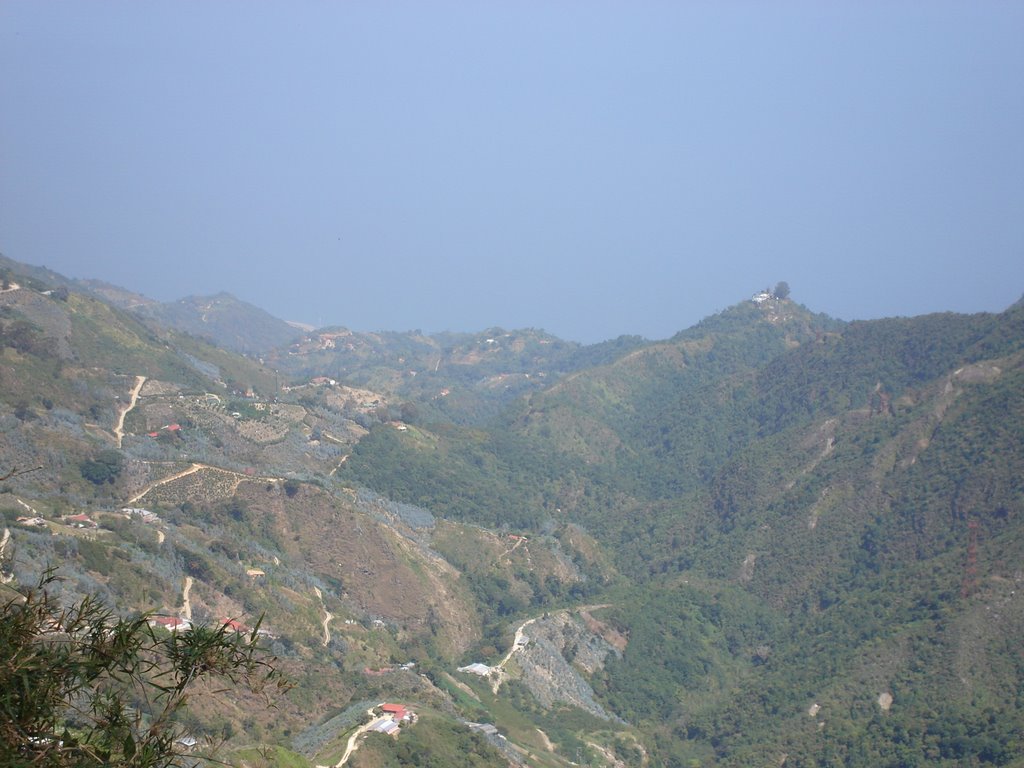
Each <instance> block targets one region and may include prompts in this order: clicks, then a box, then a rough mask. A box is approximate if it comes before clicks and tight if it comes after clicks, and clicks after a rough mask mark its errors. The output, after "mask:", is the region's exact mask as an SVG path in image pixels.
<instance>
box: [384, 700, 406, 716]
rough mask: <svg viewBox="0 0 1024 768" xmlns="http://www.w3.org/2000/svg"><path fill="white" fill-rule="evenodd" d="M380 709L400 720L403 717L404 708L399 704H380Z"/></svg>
mask: <svg viewBox="0 0 1024 768" xmlns="http://www.w3.org/2000/svg"><path fill="white" fill-rule="evenodd" d="M381 711H382V712H385V713H387V714H389V715H393V716H394V717H395V718H396V719H398V720H401V719H402V718H403V717H405V712H406V709H405V707H403V706H402V705H401V704H384V705H382V706H381Z"/></svg>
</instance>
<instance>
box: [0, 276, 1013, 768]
mask: <svg viewBox="0 0 1024 768" xmlns="http://www.w3.org/2000/svg"><path fill="white" fill-rule="evenodd" d="M3 266H4V270H5V272H4V275H3V277H4V281H5V282H4V286H3V290H2V291H0V344H2V350H0V384H2V388H0V476H7V477H6V479H5V480H4V481H3V482H2V483H0V512H2V514H3V517H4V520H3V533H2V536H3V538H2V544H0V575H2V576H3V579H4V581H5V582H7V583H8V586H9V587H12V588H16V589H20V590H22V591H24V590H26V589H27V588H29V587H30V586H31V585H32V584H33V583H34V582H35V581H36V580H37V579H38V578H39V576H40V574H41V572H42V571H43V570H44V569H45V568H46V567H47V566H51V565H52V566H56V567H57V568H58V571H57V573H58V575H59V577H60V581H59V582H57V583H56V584H57V586H55V587H53V589H54V590H55V596H56V597H57V598H59V599H62V600H65V601H66V602H68V603H71V602H74V601H76V600H81V599H82V598H83V597H84V596H86V595H94V596H96V597H97V599H99V600H100V601H102V602H103V604H105V605H107V606H109V607H110V608H111V609H114V610H116V611H118V612H119V613H121V614H122V615H138V614H140V613H144V614H147V615H152V616H153V617H154V619H155V618H159V619H160V620H161V621H160V622H156V624H157V626H156V628H155V630H154V631H156V632H158V633H164V632H168V631H181V630H180V629H179V627H180V626H184V625H182V624H180V623H181V622H188V623H192V622H195V623H197V624H199V623H209V624H212V625H214V626H225V625H227V622H229V621H230V622H234V624H231V625H230V626H234V625H235V624H237V625H238V627H239V628H240V629H245V630H250V629H251V628H252V627H255V626H259V627H260V628H261V630H262V634H260V636H259V641H258V642H259V643H261V644H262V645H261V647H263V648H264V649H265V651H266V653H268V654H272V655H273V656H274V657H276V662H275V663H276V664H278V665H279V667H280V668H281V670H282V671H283V672H284V673H285V674H286V675H287V676H289V678H290V679H291V680H292V682H293V686H292V687H291V688H290V689H289V690H287V691H286V692H284V693H283V694H282V695H281V698H279V699H278V700H277V701H276V702H274V707H275V708H274V709H265V708H264V706H263V705H262V704H260V703H258V702H256V701H255V700H253V699H252V698H251V697H248V696H247V695H246V694H244V693H243V692H242V691H237V692H234V693H231V694H230V695H229V698H228V703H227V704H226V705H222V706H218V707H216V708H215V707H212V706H210V707H205V706H204V705H203V703H202V700H201V699H200V700H197V701H196V705H195V706H194V707H192V708H191V709H190V710H189V711H188V713H187V715H182V716H181V717H180V718H179V720H178V721H177V722H176V725H175V727H176V728H179V729H180V731H181V732H182V733H184V734H189V735H193V736H196V737H199V741H200V742H202V744H204V745H205V744H209V743H213V742H221V741H222V742H224V747H223V748H222V750H221V751H220V752H219V753H218V756H217V759H218V760H224V761H226V762H229V763H232V764H234V765H243V764H245V765H254V764H257V762H258V761H259V760H262V761H263V763H262V764H288V765H296V766H302V765H326V764H330V765H338V764H340V763H342V762H345V763H346V764H348V765H352V766H357V767H358V766H383V765H389V766H391V765H394V766H413V765H417V766H418V765H446V766H457V765H466V766H470V765H472V766H502V765H509V764H512V765H523V766H545V767H550V768H556V767H557V766H568V765H581V764H589V765H600V766H609V767H611V766H615V767H616V768H618V767H619V766H630V767H631V768H632V767H634V766H636V767H637V768H640V767H641V766H642V767H644V768H647V767H649V768H659V767H662V766H664V767H666V768H669V767H671V768H675V767H676V766H687V768H692V767H693V766H763V765H773V766H788V767H789V768H793V767H794V766H817V765H843V766H851V767H852V766H879V765H892V766H909V765H940V766H941V765H945V766H961V765H979V766H980V765H991V766H1012V765H1021V764H1024V763H1022V755H1024V743H1022V741H1021V734H1022V733H1024V687H1022V681H1024V646H1022V644H1021V643H1020V638H1021V637H1024V592H1022V590H1021V587H1024V570H1022V568H1024V566H1022V565H1021V564H1022V563H1024V529H1022V527H1021V524H1020V514H1021V510H1022V506H1024V480H1022V478H1024V451H1022V450H1021V442H1022V436H1024V306H1021V305H1020V304H1019V303H1018V304H1017V305H1015V306H1014V307H1011V308H1010V309H1008V310H1007V311H1005V312H1003V313H1000V314H979V315H970V316H965V315H954V314H941V315H931V316H925V317H915V318H898V319H888V320H878V321H870V322H855V323H843V322H840V321H837V320H835V319H832V318H829V317H825V316H822V315H817V314H814V313H813V312H811V311H809V310H808V309H806V308H805V307H802V306H800V305H799V304H797V303H795V302H794V301H792V300H790V299H788V298H779V297H771V298H767V299H765V298H762V300H760V301H757V302H754V301H744V302H741V303H739V304H737V305H735V306H733V307H731V308H729V309H727V310H725V311H724V312H722V313H719V314H717V315H715V316H713V317H710V318H707V319H706V320H705V321H703V322H701V323H700V324H698V325H697V326H695V327H693V328H690V329H687V330H685V331H682V332H680V333H678V334H677V335H675V336H674V337H672V338H670V339H667V340H663V341H645V340H642V339H638V338H633V337H623V338H621V339H618V340H616V341H614V342H608V343H606V344H603V345H595V346H589V347H588V346H582V345H578V344H573V343H569V342H564V341H561V340H559V339H557V338H555V337H552V336H550V335H549V334H545V333H543V332H540V331H535V330H524V331H503V330H500V329H490V330H488V331H485V332H483V333H479V334H446V335H439V336H424V335H422V334H419V333H416V332H410V333H395V334H388V333H380V334H354V333H352V332H349V331H345V330H344V329H333V330H325V331H323V332H313V333H306V334H302V335H300V336H297V337H296V340H294V341H293V340H292V339H291V337H290V335H287V334H290V331H284V329H283V328H282V327H281V325H279V324H277V322H276V321H275V322H273V323H271V325H272V326H273V327H275V328H276V329H277V330H278V331H282V332H284V334H286V335H282V336H281V337H280V338H278V337H276V336H275V339H276V342H275V343H278V344H279V346H278V347H277V348H276V349H269V347H270V344H271V341H270V339H269V338H268V339H267V340H266V346H265V347H264V346H262V343H261V342H260V341H259V340H258V339H257V340H253V339H251V338H248V337H246V340H245V341H244V343H245V344H249V345H250V346H249V347H247V349H249V350H250V351H255V350H259V353H260V354H261V355H262V358H263V360H264V361H266V363H267V364H264V363H262V362H260V361H259V360H258V359H254V358H253V357H244V356H240V355H238V354H236V353H235V352H233V351H231V350H228V349H224V348H222V347H218V346H215V345H214V344H212V343H211V342H210V341H209V340H208V339H204V338H199V337H198V336H197V335H193V334H192V333H183V332H182V330H181V327H180V323H175V325H176V326H178V327H173V328H172V327H167V326H166V325H163V324H162V321H161V319H160V317H159V316H158V314H157V313H153V312H151V311H150V312H143V313H140V312H138V311H135V312H132V311H129V309H131V308H132V307H135V308H136V309H138V306H141V305H147V306H148V304H147V301H146V300H144V297H135V296H134V295H131V294H129V293H128V292H123V291H121V290H120V289H114V288H113V287H109V286H108V287H101V286H97V285H95V284H91V285H86V284H79V283H76V282H75V281H68V280H65V279H63V278H61V277H60V276H58V275H54V274H52V273H49V272H47V271H45V270H40V269H37V268H30V267H27V266H25V265H18V264H17V263H16V262H11V261H9V260H7V261H5V262H4V265H3ZM101 288H102V290H101ZM224 301H225V302H227V300H226V299H225V300H224ZM139 302H141V305H139ZM227 304H230V305H231V307H234V309H237V306H236V305H234V304H233V303H232V302H227ZM137 305H138V306H137ZM234 309H232V312H233V311H234ZM243 309H244V308H243ZM210 310H211V311H214V310H215V308H214V307H213V306H212V305H211V307H210ZM187 311H188V313H194V312H195V307H191V306H190V307H188V308H187ZM232 316H233V315H232ZM232 322H233V321H232ZM256 327H257V326H249V327H248V330H250V331H251V330H253V329H254V328H256ZM285 328H287V326H285ZM239 339H240V341H239V344H242V341H241V339H242V337H241V336H240V337H239ZM253 344H254V346H253ZM14 606H15V603H14V602H10V603H9V604H8V605H7V606H6V607H5V609H4V610H5V611H12V610H16V608H15V607H14ZM6 615H9V614H6ZM161 622H162V623H161ZM260 622H262V623H260ZM254 637H255V636H254ZM382 702H391V704H389V706H390V707H391V708H392V711H398V712H401V713H408V712H410V711H411V712H413V713H414V714H415V717H412V716H410V717H408V718H405V719H402V718H399V719H401V723H400V724H394V726H393V728H392V726H387V725H385V726H384V727H385V730H384V731H383V732H381V733H376V732H372V731H370V726H371V724H373V723H377V725H380V722H379V721H378V719H379V720H380V721H381V722H382V721H383V720H385V719H386V718H383V716H382V715H381V711H380V709H379V707H380V705H381V703H382ZM138 706H139V707H141V708H142V710H144V709H145V704H144V703H142V702H140V703H139V704H138ZM143 714H145V712H144V711H143ZM374 727H376V726H374ZM388 728H391V729H392V730H391V731H390V734H391V735H384V733H386V732H388V731H387V729H388ZM396 729H397V730H396ZM396 734H397V737H396ZM357 745H358V748H357ZM203 753H204V754H205V752H203ZM271 756H272V757H271Z"/></svg>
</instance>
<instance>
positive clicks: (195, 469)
mask: <svg viewBox="0 0 1024 768" xmlns="http://www.w3.org/2000/svg"><path fill="white" fill-rule="evenodd" d="M200 469H214V467H207V466H206V465H205V464H192V465H191V466H190V467H189V468H188V469H183V470H181V472H177V473H175V474H173V475H171V476H170V477H165V478H162V479H160V480H155V481H153V482H152V483H150V484H149V485H147V486H146V487H145V488H143V489H142V491H141V492H140V493H137V494H135V495H134V496H132V497H131V498H130V499H128V501H127V502H126V503H127V504H134V503H135V502H136V501H138V500H139V499H141V498H142V497H143V496H145V495H146V494H147V493H149V492H150V491H152V490H153V489H154V488H157V487H159V486H161V485H163V484H165V483H173V482H174V481H175V480H180V479H181V478H183V477H185V476H186V475H191V474H193V473H194V472H198V471H199V470H200Z"/></svg>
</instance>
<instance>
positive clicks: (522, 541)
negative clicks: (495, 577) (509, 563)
mask: <svg viewBox="0 0 1024 768" xmlns="http://www.w3.org/2000/svg"><path fill="white" fill-rule="evenodd" d="M525 543H526V537H525V536H520V537H519V538H518V539H516V543H515V544H513V545H512V546H511V547H509V548H508V549H506V550H505V551H504V552H503V553H502V554H501V555H500V556H499V557H498V559H497V561H496V564H497V563H500V562H501V561H502V560H504V559H505V558H506V557H511V555H512V553H513V552H515V551H516V550H517V549H519V548H520V547H521V546H523V544H525Z"/></svg>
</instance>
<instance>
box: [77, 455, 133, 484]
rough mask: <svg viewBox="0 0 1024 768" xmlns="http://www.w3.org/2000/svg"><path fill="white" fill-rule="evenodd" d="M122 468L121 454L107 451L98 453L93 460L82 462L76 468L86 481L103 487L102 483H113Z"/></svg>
mask: <svg viewBox="0 0 1024 768" xmlns="http://www.w3.org/2000/svg"><path fill="white" fill-rule="evenodd" d="M122 466H123V460H122V459H121V454H120V453H118V452H117V451H115V450H111V449H107V450H105V451H100V452H99V453H98V454H96V457H95V458H93V459H88V460H86V461H83V462H82V463H81V464H80V465H79V467H78V468H79V471H80V472H81V473H82V477H84V478H85V479H86V480H89V481H90V482H93V483H95V484H96V485H103V484H104V483H113V482H114V481H115V480H116V479H117V476H118V475H119V474H121V468H122Z"/></svg>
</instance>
